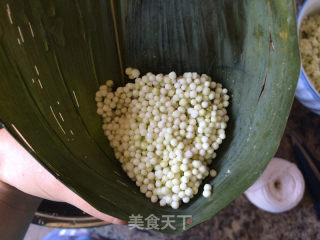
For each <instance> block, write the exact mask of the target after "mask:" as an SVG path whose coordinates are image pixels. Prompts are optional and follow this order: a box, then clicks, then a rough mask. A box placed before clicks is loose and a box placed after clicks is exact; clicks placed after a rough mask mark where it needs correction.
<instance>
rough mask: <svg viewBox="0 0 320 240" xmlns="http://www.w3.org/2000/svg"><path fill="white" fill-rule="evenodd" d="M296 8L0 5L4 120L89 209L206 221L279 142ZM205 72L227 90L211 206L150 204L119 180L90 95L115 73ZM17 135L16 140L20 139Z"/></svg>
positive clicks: (290, 82)
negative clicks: (129, 70) (227, 118)
mask: <svg viewBox="0 0 320 240" xmlns="http://www.w3.org/2000/svg"><path fill="white" fill-rule="evenodd" d="M299 64H300V63H299V54H298V48H297V37H296V16H295V7H294V5H293V2H292V1H289V0H283V1H276V0H267V1H262V0H247V1H240V0H239V1H231V0H230V1H229V0H226V1H222V0H216V1H210V0H204V1H192V0H181V1H169V0H163V1H152V0H145V1H139V0H132V1H124V0H121V1H113V0H97V1H89V0H73V1H71V0H68V1H63V0H50V1H47V0H14V1H13V0H8V1H1V2H0V79H1V80H0V119H1V121H2V123H3V124H4V126H5V127H6V128H7V129H8V130H9V131H10V132H11V133H12V134H13V135H14V136H15V137H16V138H17V139H18V140H19V141H20V142H21V144H23V145H24V147H25V148H26V149H27V150H28V151H29V152H30V153H31V154H32V155H33V156H34V157H35V158H36V159H37V160H38V161H39V162H40V163H41V164H42V165H43V166H44V167H46V168H47V169H48V170H49V171H50V172H51V173H53V174H54V175H55V176H56V177H57V178H58V179H60V180H61V181H62V182H63V183H64V184H66V185H67V186H68V187H69V188H71V189H72V190H73V191H74V192H76V193H77V194H79V195H80V196H81V197H83V198H84V199H85V200H87V201H88V202H89V203H91V204H92V205H93V206H94V207H96V208H97V209H99V210H101V211H103V212H105V213H107V214H110V215H112V216H115V217H118V218H121V219H124V220H128V219H129V216H130V215H132V214H134V215H138V214H141V215H142V216H144V217H147V216H149V215H150V214H154V215H156V216H158V217H160V218H161V216H162V215H171V214H173V215H175V216H177V215H192V223H190V222H189V224H185V223H184V222H182V221H178V220H177V221H176V224H175V227H176V229H170V228H166V229H162V230H161V229H160V230H161V231H163V232H170V233H176V232H181V231H183V230H184V229H185V228H186V229H188V228H190V227H192V226H194V225H196V224H199V223H200V222H203V221H205V220H207V219H209V218H210V217H211V216H213V215H214V214H216V213H217V212H218V211H219V210H221V209H222V208H223V207H225V206H226V205H227V204H228V203H230V202H231V201H232V200H233V199H235V198H236V197H237V196H239V195H240V194H241V193H242V192H243V191H244V190H246V188H248V187H249V186H250V184H252V183H253V182H254V181H255V180H256V179H257V178H258V176H259V175H260V174H261V172H262V171H263V170H264V168H265V166H266V165H267V163H268V161H269V160H270V159H271V157H272V156H273V154H274V152H275V151H276V149H277V146H278V144H279V141H280V139H281V136H282V133H283V130H284V127H285V123H286V120H287V117H288V114H289V111H290V107H291V104H292V101H293V95H294V90H295V86H296V82H297V79H298V73H299V66H300V65H299ZM126 66H132V67H137V68H139V69H140V70H141V72H142V73H146V72H148V71H152V72H154V73H159V72H163V73H167V72H170V71H172V70H175V71H177V72H178V73H180V74H181V73H183V72H185V71H197V72H199V73H207V74H209V75H210V76H212V77H213V78H214V79H215V80H216V81H219V82H222V83H223V84H224V86H226V87H227V88H228V89H230V92H231V97H232V98H231V101H232V104H231V106H230V107H229V112H230V114H229V115H230V116H231V120H230V123H229V127H228V130H227V140H226V141H225V142H224V143H223V145H222V148H221V149H220V150H219V151H218V157H217V159H216V161H214V164H213V166H214V167H215V168H217V169H218V170H219V174H218V176H217V177H216V178H215V179H214V180H212V179H208V180H207V181H208V182H211V183H212V184H213V186H214V194H212V196H211V197H210V198H209V199H205V198H203V197H202V196H196V197H195V198H194V199H193V200H192V201H191V202H190V203H189V204H184V205H182V206H181V207H180V208H179V209H178V210H173V209H171V208H167V207H166V208H163V207H160V206H159V205H158V204H153V203H151V202H150V200H149V199H147V198H145V197H144V196H143V194H141V193H140V192H139V189H138V188H137V187H136V186H135V184H134V183H132V182H131V181H130V180H129V178H128V177H126V175H125V174H124V173H123V172H122V170H121V168H120V164H119V163H118V161H117V160H116V159H115V157H114V155H113V151H112V149H111V148H110V146H109V144H108V142H107V140H106V138H105V137H104V135H103V132H102V130H101V120H100V119H99V116H98V115H97V114H96V105H95V101H94V94H95V92H96V90H97V89H98V86H99V84H101V83H104V82H105V81H106V80H108V79H113V80H114V81H115V82H116V83H117V85H118V86H119V85H123V84H124V82H125V79H124V78H123V69H124V67H126ZM22 136H23V137H22Z"/></svg>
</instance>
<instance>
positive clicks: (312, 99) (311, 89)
mask: <svg viewBox="0 0 320 240" xmlns="http://www.w3.org/2000/svg"><path fill="white" fill-rule="evenodd" d="M319 27H320V3H319V1H315V0H309V1H306V2H305V3H304V5H303V6H302V8H301V10H300V12H299V15H298V33H299V47H300V52H301V63H302V64H301V72H300V77H299V81H298V85H297V89H296V97H297V99H298V100H299V101H300V102H301V103H302V104H303V105H305V106H306V107H307V108H309V109H310V110H311V111H313V112H314V113H316V114H318V115H319V114H320V69H319V49H320V48H319V43H320V42H319V30H318V29H319Z"/></svg>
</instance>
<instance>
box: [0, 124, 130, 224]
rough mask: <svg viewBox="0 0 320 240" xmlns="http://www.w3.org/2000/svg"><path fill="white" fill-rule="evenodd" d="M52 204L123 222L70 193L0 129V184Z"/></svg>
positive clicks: (113, 221) (119, 222) (116, 222)
mask: <svg viewBox="0 0 320 240" xmlns="http://www.w3.org/2000/svg"><path fill="white" fill-rule="evenodd" d="M1 181H2V182H4V183H6V184H8V185H11V186H13V187H15V188H17V189H19V190H20V191H22V192H24V193H27V194H30V195H33V196H36V197H40V198H44V199H49V200H52V201H58V202H67V203H69V204H71V205H74V206H76V207H77V208H79V209H81V210H83V211H84V212H86V213H88V214H90V215H92V216H94V217H96V218H99V219H102V220H104V221H106V222H110V223H114V224H125V222H124V221H121V220H119V219H116V218H114V217H112V216H109V215H106V214H104V213H102V212H100V211H98V210H96V209H95V208H94V207H92V206H91V205H90V204H89V203H87V202H86V201H85V200H83V199H82V198H81V197H79V196H78V195H77V194H75V193H74V192H72V191H71V190H70V189H68V188H67V187H66V186H64V185H63V184H62V183H61V182H59V181H58V180H57V179H56V178H55V177H54V176H53V175H51V174H50V173H49V172H48V171H47V170H46V169H45V168H43V167H42V166H41V165H40V164H39V163H38V162H37V160H35V159H34V158H33V157H32V156H31V155H30V154H29V153H28V152H27V151H26V150H25V149H24V148H23V147H22V146H21V145H20V144H19V143H18V142H17V141H16V140H15V139H14V138H13V137H12V136H11V135H10V134H9V132H8V131H7V130H5V129H0V182H1Z"/></svg>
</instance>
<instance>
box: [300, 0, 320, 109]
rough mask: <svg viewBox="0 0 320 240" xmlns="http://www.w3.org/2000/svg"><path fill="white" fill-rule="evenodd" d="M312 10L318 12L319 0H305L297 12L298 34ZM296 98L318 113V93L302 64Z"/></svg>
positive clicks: (319, 107)
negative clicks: (302, 23)
mask: <svg viewBox="0 0 320 240" xmlns="http://www.w3.org/2000/svg"><path fill="white" fill-rule="evenodd" d="M314 12H320V1H319V0H307V1H306V2H305V3H304V5H303V6H302V8H301V9H300V11H299V14H298V34H299V29H300V25H301V22H302V20H303V19H304V18H305V17H306V16H308V15H310V14H312V13H314ZM296 98H297V99H298V100H299V101H300V102H301V103H302V104H303V105H305V106H306V107H307V108H309V109H310V110H311V111H312V112H314V113H316V114H318V115H320V94H319V93H318V92H317V90H316V89H315V88H314V87H313V85H312V84H311V83H310V81H309V80H308V76H307V74H306V73H305V71H304V69H303V67H302V65H301V71H300V77H299V81H298V85H297V89H296Z"/></svg>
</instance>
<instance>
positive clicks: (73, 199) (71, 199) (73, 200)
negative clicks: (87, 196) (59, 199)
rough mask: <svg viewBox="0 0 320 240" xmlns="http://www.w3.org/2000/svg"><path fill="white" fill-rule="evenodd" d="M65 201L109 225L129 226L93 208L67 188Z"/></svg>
mask: <svg viewBox="0 0 320 240" xmlns="http://www.w3.org/2000/svg"><path fill="white" fill-rule="evenodd" d="M64 201H65V202H67V203H69V204H72V205H74V206H76V207H77V208H79V209H81V210H82V211H84V212H86V213H88V214H90V215H91V216H94V217H96V218H98V219H101V220H103V221H106V222H108V223H113V224H120V225H125V224H127V222H125V221H123V220H120V219H117V218H115V217H112V216H110V215H107V214H104V213H102V212H100V211H98V210H97V209H95V208H94V207H93V206H91V205H90V204H89V203H88V202H86V201H85V200H84V199H82V198H81V197H79V196H78V195H77V194H75V193H74V192H72V191H71V190H70V189H68V188H66V189H65V191H64Z"/></svg>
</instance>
